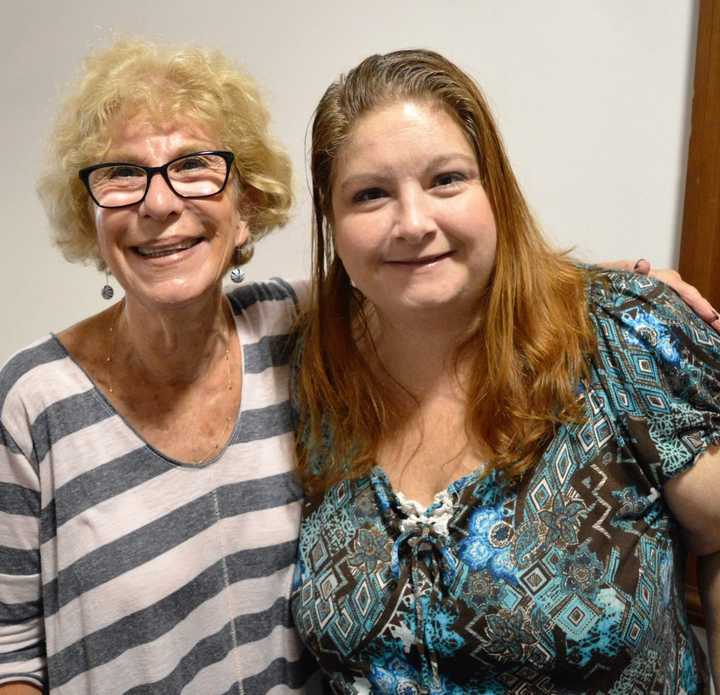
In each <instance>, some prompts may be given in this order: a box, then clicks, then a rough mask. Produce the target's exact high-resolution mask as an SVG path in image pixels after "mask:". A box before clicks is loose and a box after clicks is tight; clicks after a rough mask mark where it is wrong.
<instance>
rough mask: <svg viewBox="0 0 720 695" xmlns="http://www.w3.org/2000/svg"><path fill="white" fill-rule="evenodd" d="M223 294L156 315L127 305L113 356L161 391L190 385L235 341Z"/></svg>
mask: <svg viewBox="0 0 720 695" xmlns="http://www.w3.org/2000/svg"><path fill="white" fill-rule="evenodd" d="M225 302H226V300H225V299H224V298H223V295H222V291H221V289H220V288H218V290H217V291H216V292H214V293H212V294H211V295H209V296H208V297H205V298H203V299H202V300H198V301H196V302H193V304H192V305H190V306H183V307H171V308H168V309H165V310H160V311H159V310H158V309H157V308H155V307H153V308H152V310H151V309H149V308H148V307H146V306H144V305H142V304H140V303H138V302H134V301H132V300H126V301H125V302H123V304H122V305H121V306H120V309H119V313H118V315H117V316H116V318H115V321H114V328H113V336H112V343H113V344H112V346H111V349H112V352H113V353H114V354H113V356H112V359H113V361H114V362H115V363H116V364H120V363H122V364H125V365H126V366H127V367H128V368H130V369H131V370H132V371H138V372H139V374H140V375H141V376H142V378H144V379H145V380H146V382H150V383H156V384H158V385H160V384H163V385H172V384H177V385H181V384H190V383H192V382H193V381H195V380H196V379H198V378H200V377H201V376H203V375H204V374H205V373H206V372H207V371H208V369H209V367H210V365H211V364H212V362H213V360H214V359H216V358H217V357H218V356H219V355H224V354H225V353H226V351H227V349H228V347H229V345H228V341H229V339H230V337H231V336H232V335H233V333H232V332H231V330H232V329H231V324H230V323H229V317H228V309H227V308H226V306H225Z"/></svg>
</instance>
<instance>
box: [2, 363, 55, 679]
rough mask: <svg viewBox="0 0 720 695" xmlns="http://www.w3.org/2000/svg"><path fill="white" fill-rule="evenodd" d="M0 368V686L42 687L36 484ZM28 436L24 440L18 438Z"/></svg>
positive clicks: (20, 414)
mask: <svg viewBox="0 0 720 695" xmlns="http://www.w3.org/2000/svg"><path fill="white" fill-rule="evenodd" d="M10 371H11V370H10V369H7V368H6V369H5V370H3V372H0V685H3V684H6V683H10V682H13V681H24V682H28V683H34V684H36V685H39V686H40V687H42V686H43V681H44V678H45V645H44V635H43V626H42V616H41V614H42V605H41V597H40V558H39V536H40V482H39V478H38V472H37V466H36V465H35V463H34V461H33V452H32V445H31V444H30V450H28V449H27V444H28V442H29V441H30V429H29V427H27V428H24V429H25V433H26V436H23V432H22V431H20V430H19V429H18V425H19V424H22V423H24V422H25V421H26V417H25V415H26V413H25V412H24V410H23V408H22V405H21V403H20V399H18V398H14V397H13V394H12V393H11V394H10V396H9V397H8V388H7V378H6V377H7V376H8V372H10ZM23 439H24V440H27V441H23Z"/></svg>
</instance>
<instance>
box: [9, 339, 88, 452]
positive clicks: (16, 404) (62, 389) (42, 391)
mask: <svg viewBox="0 0 720 695" xmlns="http://www.w3.org/2000/svg"><path fill="white" fill-rule="evenodd" d="M72 372H73V369H72V361H71V360H70V358H69V355H68V353H67V351H66V350H65V348H64V347H63V346H62V344H61V343H60V341H58V340H57V338H55V337H54V336H51V335H48V336H45V337H43V338H41V339H40V340H38V341H36V342H34V343H32V344H31V345H29V346H28V347H26V348H24V349H22V350H19V351H18V352H16V353H15V354H14V355H12V356H11V357H10V359H8V361H7V362H6V363H5V364H4V365H3V366H2V368H0V443H3V442H4V443H5V444H6V445H8V442H10V441H12V442H13V446H17V447H20V449H21V450H22V451H23V453H24V454H25V455H26V457H28V458H30V456H31V453H32V451H33V445H32V441H31V429H32V426H33V424H34V423H35V422H36V421H37V419H38V417H39V416H40V415H41V414H42V413H43V412H46V411H47V409H48V408H49V407H51V406H52V405H53V404H54V403H57V402H58V401H62V400H63V399H65V398H66V397H67V396H68V395H71V394H72V393H73V390H74V389H75V390H76V385H75V386H73V384H72V383H71V382H73V381H74V380H75V381H76V379H74V377H73V375H72Z"/></svg>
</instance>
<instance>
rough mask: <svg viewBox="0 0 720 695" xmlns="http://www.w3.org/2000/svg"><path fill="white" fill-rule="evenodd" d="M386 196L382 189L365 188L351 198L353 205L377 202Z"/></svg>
mask: <svg viewBox="0 0 720 695" xmlns="http://www.w3.org/2000/svg"><path fill="white" fill-rule="evenodd" d="M385 196H387V193H386V192H385V191H384V190H383V189H382V188H365V189H363V190H362V191H358V192H357V193H356V194H355V195H354V196H353V198H352V200H353V203H367V202H369V201H371V200H378V199H380V198H384V197H385Z"/></svg>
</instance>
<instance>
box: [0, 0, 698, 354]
mask: <svg viewBox="0 0 720 695" xmlns="http://www.w3.org/2000/svg"><path fill="white" fill-rule="evenodd" d="M696 13H697V10H696V7H695V4H694V3H693V2H691V0H633V2H628V1H627V0H603V1H602V2H597V0H545V1H544V2H537V1H536V0H502V1H501V0H443V1H442V2H438V1H437V0H433V1H432V2H430V1H425V0H362V2H343V1H342V0H315V1H314V2H313V1H310V2H290V1H287V2H280V1H277V0H276V1H274V2H273V1H272V0H271V1H266V2H247V1H246V0H214V1H213V2H200V1H199V0H172V1H168V0H154V1H151V0H123V1H122V2H117V0H75V1H71V0H65V1H64V2H56V1H52V0H34V1H33V2H27V3H20V2H14V1H12V0H0V46H2V52H3V61H2V65H3V68H2V73H1V74H0V93H1V94H2V105H3V106H2V109H1V110H0V119H2V121H1V123H2V135H3V150H4V152H3V164H4V165H3V166H2V167H1V168H0V191H1V193H0V195H2V206H1V207H0V229H2V234H3V244H2V255H1V256H0V271H1V272H0V297H2V299H1V300H0V319H2V326H3V327H2V329H1V330H0V362H2V361H4V359H6V358H7V357H8V356H9V355H10V353H11V352H13V351H14V350H16V349H18V348H20V347H22V346H23V345H24V344H26V343H28V342H29V341H30V340H32V339H34V338H37V337H39V336H40V335H42V334H44V333H46V332H47V331H49V330H58V329H61V328H63V327H65V326H67V325H69V324H70V323H73V322H75V321H77V320H78V319H80V318H82V317H84V316H87V315H89V314H90V313H93V312H95V311H97V310H99V309H100V308H102V306H103V300H101V299H100V297H99V292H100V287H101V286H102V284H103V279H102V278H101V277H100V276H99V275H98V274H97V272H96V271H94V270H93V269H91V268H83V267H81V266H76V265H70V264H68V263H66V262H65V261H64V260H63V259H62V257H61V256H60V254H59V253H58V252H57V251H56V250H55V249H54V248H53V247H51V245H50V244H49V243H48V227H47V223H46V221H45V218H44V214H43V212H42V209H41V208H40V205H39V203H38V201H37V199H36V196H35V193H34V185H35V179H36V176H37V173H38V171H39V168H40V164H41V161H42V156H43V141H44V139H45V137H46V134H47V132H48V129H49V124H50V121H51V119H52V114H53V113H54V111H55V108H56V105H57V102H58V98H59V94H60V93H61V88H62V85H63V83H65V82H67V81H68V80H70V79H71V78H72V77H73V76H74V75H76V74H77V70H78V65H79V62H80V60H81V58H82V56H83V55H84V54H85V53H86V51H87V50H88V48H90V47H92V46H97V45H104V44H106V43H107V42H108V41H109V40H111V39H112V38H113V37H115V36H119V35H128V34H130V35H134V34H143V35H146V36H150V37H154V38H158V39H165V40H169V41H193V42H197V43H202V44H210V45H212V46H216V47H219V48H222V49H224V50H225V51H227V52H228V53H229V54H231V55H232V56H233V57H234V58H235V59H237V60H238V61H239V62H241V63H242V64H244V65H245V66H246V68H247V69H248V70H249V71H250V72H251V73H252V74H253V75H255V77H256V78H257V79H258V80H259V81H260V83H261V84H262V85H263V87H264V91H265V94H266V97H267V99H268V101H269V103H270V105H271V109H272V112H273V114H274V123H275V130H276V132H277V133H278V134H279V135H280V137H281V139H282V140H283V141H284V142H285V144H286V145H287V146H288V148H289V149H290V152H291V154H292V156H293V159H294V161H295V166H296V172H297V192H298V205H297V207H296V212H295V216H294V219H293V221H292V223H291V224H290V225H289V226H288V227H287V228H286V229H284V230H281V231H280V232H277V233H275V235H274V236H273V237H270V238H268V239H267V240H266V241H264V242H263V244H261V246H260V248H259V251H258V253H257V254H256V260H255V261H254V262H253V264H252V268H251V273H250V274H251V277H253V278H262V277H267V276H269V275H286V276H292V277H298V276H303V275H305V274H306V273H307V268H308V264H309V245H308V220H309V209H308V195H307V181H306V178H305V169H304V163H303V159H304V149H305V139H306V130H307V126H308V122H309V119H310V114H311V112H312V109H313V107H314V105H315V103H316V101H317V99H318V98H319V96H320V94H321V93H322V91H323V90H324V88H325V87H326V86H327V84H328V83H329V82H330V80H331V79H333V78H334V77H335V76H336V75H337V74H338V72H340V71H342V70H346V69H348V68H350V67H352V66H353V65H354V64H355V63H356V62H357V61H358V60H360V59H361V58H362V57H364V56H366V55H367V54H369V53H371V52H377V51H388V50H393V49H396V48H401V47H411V46H422V47H429V48H433V49H436V50H439V51H441V52H443V53H445V54H446V55H448V56H449V57H450V58H452V59H454V60H455V61H456V62H458V63H459V64H460V65H461V66H463V67H464V68H466V69H467V70H468V71H470V72H471V73H472V74H473V75H475V76H476V77H477V79H478V80H479V82H480V83H481V85H482V86H483V88H484V89H485V91H486V92H487V94H488V95H489V99H490V102H491V104H492V105H493V106H494V109H495V112H496V115H497V117H498V120H499V122H500V125H501V129H502V131H503V133H504V136H505V140H506V142H507V144H508V149H509V151H510V155H511V159H512V161H513V163H514V166H515V168H516V171H517V172H518V174H519V177H520V180H521V182H522V184H523V185H524V188H525V190H526V193H527V195H528V198H529V200H530V202H531V205H532V207H533V209H534V210H535V211H536V213H537V215H538V217H539V218H540V220H541V221H542V222H543V224H544V225H545V228H546V229H547V230H548V232H549V234H550V235H551V236H552V238H553V239H554V240H556V241H557V243H558V244H560V245H562V246H568V245H571V244H576V245H577V247H578V251H579V253H580V254H581V255H583V256H584V257H586V258H588V259H602V258H606V257H609V258H617V257H630V258H633V257H637V256H640V255H644V256H646V257H649V258H651V259H652V260H653V262H654V263H655V264H658V265H664V264H671V263H673V262H674V261H675V258H676V255H677V244H678V230H679V224H680V219H681V208H682V191H683V187H684V171H685V156H686V155H685V153H686V149H687V137H688V120H689V104H690V87H691V84H692V80H691V76H692V70H693V58H694V45H695V24H696Z"/></svg>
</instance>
